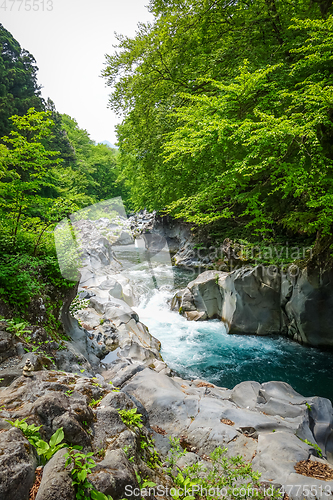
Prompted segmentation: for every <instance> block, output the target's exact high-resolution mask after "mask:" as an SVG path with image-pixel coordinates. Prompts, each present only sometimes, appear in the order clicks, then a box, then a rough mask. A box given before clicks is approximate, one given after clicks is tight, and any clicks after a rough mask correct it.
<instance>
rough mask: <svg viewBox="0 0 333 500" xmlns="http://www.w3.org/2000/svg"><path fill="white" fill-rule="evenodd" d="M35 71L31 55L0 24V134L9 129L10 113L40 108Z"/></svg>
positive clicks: (20, 112) (19, 113) (34, 62)
mask: <svg viewBox="0 0 333 500" xmlns="http://www.w3.org/2000/svg"><path fill="white" fill-rule="evenodd" d="M37 71H38V68H37V66H36V61H35V59H34V57H33V56H32V55H31V54H30V53H29V52H27V51H26V50H23V49H22V48H21V46H20V44H19V43H18V42H17V41H16V40H15V39H14V38H13V36H12V35H11V34H10V33H9V31H7V30H6V29H5V28H4V27H3V25H2V24H0V137H1V136H3V135H5V134H8V133H9V132H10V130H11V122H10V120H9V117H10V116H12V115H15V114H18V115H23V114H25V113H26V112H27V110H28V109H29V108H31V107H34V108H35V109H37V110H39V111H41V110H42V108H43V101H42V99H41V97H40V87H39V86H38V84H37Z"/></svg>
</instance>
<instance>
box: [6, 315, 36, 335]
mask: <svg viewBox="0 0 333 500" xmlns="http://www.w3.org/2000/svg"><path fill="white" fill-rule="evenodd" d="M7 324H8V325H9V326H7V330H8V331H9V332H10V333H14V335H16V336H17V337H23V336H24V334H25V333H31V330H27V326H28V323H27V322H26V321H21V322H17V321H15V320H14V319H8V320H7Z"/></svg>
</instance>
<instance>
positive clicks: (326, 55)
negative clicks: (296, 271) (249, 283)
mask: <svg viewBox="0 0 333 500" xmlns="http://www.w3.org/2000/svg"><path fill="white" fill-rule="evenodd" d="M323 3H324V2H319V3H315V2H310V1H307V0H297V1H296V2H293V3H290V2H276V1H275V0H254V1H252V2H248V1H243V0H240V1H238V2H231V1H227V0H170V1H161V0H158V1H157V0H152V1H151V2H150V10H151V11H152V12H153V14H154V16H155V20H154V22H153V23H151V24H147V25H140V26H139V30H138V32H137V35H136V37H135V38H134V39H129V38H125V37H121V36H120V37H119V46H118V51H117V52H115V53H114V54H113V55H112V56H108V57H107V65H106V69H105V70H104V72H103V74H104V77H105V78H106V79H107V82H108V84H109V85H110V87H111V88H112V94H111V96H110V106H111V107H112V108H113V109H114V110H116V111H118V112H122V113H123V114H124V119H123V122H122V124H121V125H119V126H118V129H117V133H118V144H119V149H120V159H119V164H120V166H121V177H122V178H123V179H126V182H127V184H128V185H129V186H130V189H131V198H132V200H133V202H134V204H135V207H136V208H142V207H143V206H147V207H148V208H156V209H159V210H162V209H166V210H167V211H168V212H169V213H172V214H174V215H176V216H179V217H183V218H184V219H185V220H187V221H190V222H192V223H195V224H208V223H211V222H214V221H217V220H221V219H231V220H235V221H237V223H238V224H242V225H243V227H244V225H247V226H249V227H252V228H253V229H254V230H255V231H257V232H259V233H260V234H266V233H267V232H274V231H275V230H276V228H277V227H282V228H287V229H288V230H290V231H291V232H299V233H301V234H312V233H314V232H315V231H317V230H321V231H324V232H325V231H330V228H331V225H332V215H333V214H332V207H333V205H332V194H333V192H332V174H331V171H332V160H333V155H332V153H333V151H332V131H333V128H332V126H333V124H332V116H333V107H332V57H331V53H332V49H333V37H332V17H327V15H328V14H329V13H330V12H331V11H332V7H331V4H329V5H328V4H327V9H328V10H326V11H325V13H324V14H323V9H322V7H323ZM323 16H324V18H323ZM325 16H326V17H327V19H326V18H325Z"/></svg>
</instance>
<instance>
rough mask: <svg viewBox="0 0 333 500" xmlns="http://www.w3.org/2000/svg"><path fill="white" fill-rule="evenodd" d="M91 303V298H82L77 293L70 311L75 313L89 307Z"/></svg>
mask: <svg viewBox="0 0 333 500" xmlns="http://www.w3.org/2000/svg"><path fill="white" fill-rule="evenodd" d="M88 304H89V299H80V298H79V296H78V295H77V296H76V297H75V299H74V300H73V302H72V303H71V305H70V308H69V311H70V313H71V314H73V315H74V314H75V313H77V312H78V311H80V310H81V309H85V308H86V307H88Z"/></svg>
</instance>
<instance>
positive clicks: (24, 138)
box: [0, 108, 61, 248]
mask: <svg viewBox="0 0 333 500" xmlns="http://www.w3.org/2000/svg"><path fill="white" fill-rule="evenodd" d="M11 121H12V123H13V125H14V127H15V128H14V129H13V130H12V131H11V132H10V134H9V136H4V137H3V138H2V140H3V142H4V143H5V144H6V145H7V146H2V148H1V150H0V154H1V157H0V164H1V179H0V210H1V212H2V215H3V217H4V216H5V221H6V225H7V227H8V226H10V233H11V236H12V239H13V247H14V248H15V247H16V240H17V233H18V230H19V228H20V227H21V226H24V224H25V223H27V222H28V220H29V217H30V218H31V217H33V216H34V214H38V213H39V211H40V205H43V201H42V196H41V191H42V189H43V188H44V187H46V186H50V185H52V182H51V176H50V171H51V169H52V167H54V166H55V165H57V166H59V165H60V164H61V160H60V159H59V158H56V157H57V156H59V153H58V152H56V151H48V150H46V149H45V147H44V145H43V144H42V141H43V140H44V139H45V138H47V137H48V136H49V135H50V133H51V132H50V130H51V128H52V126H53V121H52V119H51V117H50V113H49V112H44V111H39V112H38V111H35V110H34V108H30V109H29V110H28V112H27V114H26V115H24V116H22V117H21V116H18V115H14V116H12V117H11ZM6 216H7V217H6Z"/></svg>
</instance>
